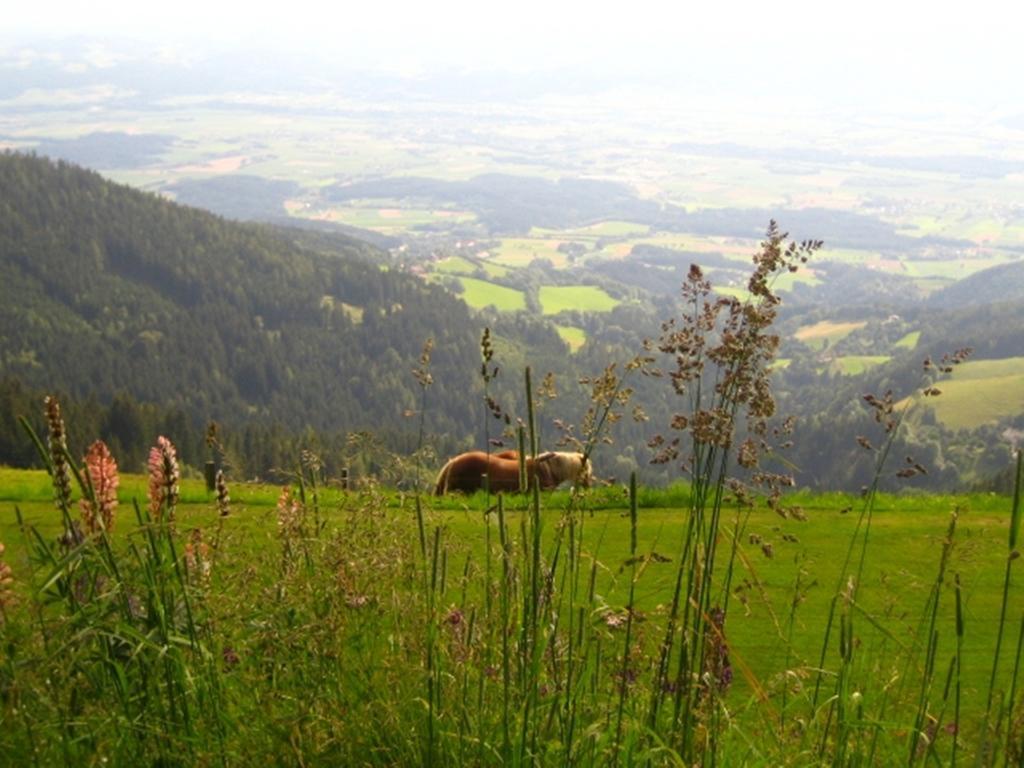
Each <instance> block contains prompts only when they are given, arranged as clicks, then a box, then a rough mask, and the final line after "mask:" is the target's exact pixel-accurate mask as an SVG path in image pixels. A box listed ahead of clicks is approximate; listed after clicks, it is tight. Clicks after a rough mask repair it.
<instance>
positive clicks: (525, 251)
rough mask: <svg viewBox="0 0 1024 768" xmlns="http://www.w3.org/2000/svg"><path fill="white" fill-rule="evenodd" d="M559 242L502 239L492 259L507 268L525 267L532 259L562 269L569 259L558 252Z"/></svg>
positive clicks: (536, 239) (538, 239) (552, 240)
mask: <svg viewBox="0 0 1024 768" xmlns="http://www.w3.org/2000/svg"><path fill="white" fill-rule="evenodd" d="M561 242H562V241H561V240H555V239H550V240H549V239H547V238H531V237H510V238H504V239H503V240H502V241H501V244H500V245H499V246H498V248H497V249H496V250H495V251H494V254H493V259H494V261H496V262H497V263H498V264H502V265H504V266H508V267H525V266H528V265H529V264H530V262H531V261H533V260H534V259H547V260H548V261H550V262H551V263H552V264H554V265H555V266H556V267H564V266H566V265H567V264H568V263H569V257H568V256H566V255H565V254H564V253H560V252H559V251H558V246H559V244H560V243H561Z"/></svg>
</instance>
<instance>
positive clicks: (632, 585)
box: [612, 472, 639, 765]
mask: <svg viewBox="0 0 1024 768" xmlns="http://www.w3.org/2000/svg"><path fill="white" fill-rule="evenodd" d="M636 529H637V507H636V472H632V473H631V474H630V476H629V562H630V563H631V565H630V568H631V571H630V575H629V597H628V599H627V601H626V631H625V637H624V639H623V641H622V665H621V667H620V668H619V681H618V683H619V704H618V709H617V711H616V713H615V742H614V744H613V745H612V764H613V765H618V763H619V759H620V756H621V752H622V722H623V715H624V714H625V709H626V693H627V691H628V690H629V686H630V678H631V677H632V676H633V674H634V672H633V670H632V668H631V666H630V665H631V663H632V659H631V654H630V651H631V650H632V648H631V642H632V639H633V614H634V611H635V605H636V575H637V566H638V562H639V558H638V557H637V539H636V536H637V531H636Z"/></svg>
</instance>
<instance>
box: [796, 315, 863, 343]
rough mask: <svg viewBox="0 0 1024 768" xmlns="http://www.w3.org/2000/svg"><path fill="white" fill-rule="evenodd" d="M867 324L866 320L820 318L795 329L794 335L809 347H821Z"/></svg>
mask: <svg viewBox="0 0 1024 768" xmlns="http://www.w3.org/2000/svg"><path fill="white" fill-rule="evenodd" d="M865 325H867V321H864V320H861V321H856V322H833V321H832V320H822V321H821V322H818V323H814V324H813V325H804V326H801V327H800V328H798V329H797V331H796V333H795V334H794V336H795V337H796V338H797V339H798V340H800V341H802V342H803V343H804V344H806V345H807V346H809V347H810V348H811V349H822V348H824V347H825V346H826V344H829V345H831V344H835V343H836V342H837V341H839V340H840V339H843V338H845V337H847V336H849V335H850V334H851V333H853V332H854V331H856V330H858V329H860V328H863V327H864V326H865Z"/></svg>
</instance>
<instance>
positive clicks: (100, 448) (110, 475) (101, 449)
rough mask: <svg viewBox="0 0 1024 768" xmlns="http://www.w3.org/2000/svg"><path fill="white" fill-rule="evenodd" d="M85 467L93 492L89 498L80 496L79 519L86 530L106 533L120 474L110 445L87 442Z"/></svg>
mask: <svg viewBox="0 0 1024 768" xmlns="http://www.w3.org/2000/svg"><path fill="white" fill-rule="evenodd" d="M85 471H86V472H88V473H89V481H90V482H91V483H92V488H93V492H94V494H95V503H94V502H93V500H92V499H82V500H81V502H79V503H80V504H81V507H82V522H83V523H84V524H85V529H86V531H87V532H88V533H95V532H96V531H98V530H100V528H101V527H102V529H103V530H104V531H107V532H108V533H109V532H110V531H111V530H113V528H114V510H115V509H117V487H118V485H119V484H120V482H121V481H120V478H119V477H118V475H117V462H116V461H115V460H114V457H113V456H112V455H111V453H110V449H108V448H107V446H106V444H105V443H104V442H103V441H102V440H97V441H96V442H95V443H93V444H92V445H90V446H89V450H88V451H87V452H86V454H85Z"/></svg>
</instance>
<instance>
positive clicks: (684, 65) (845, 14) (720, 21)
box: [0, 0, 1024, 110]
mask: <svg viewBox="0 0 1024 768" xmlns="http://www.w3.org/2000/svg"><path fill="white" fill-rule="evenodd" d="M687 6H691V7H687ZM172 9H173V10H172ZM1022 22H1024V11H1021V10H1019V7H1017V6H1016V3H1011V2H1009V1H1008V0H974V1H973V2H970V3H966V2H960V3H956V4H949V5H948V6H947V5H943V4H942V3H940V2H934V1H933V2H917V1H916V0H914V1H913V2H903V1H901V0H888V1H884V0H862V1H860V2H849V1H848V2H845V3H835V2H828V0H816V1H814V2H808V1H805V0H776V1H775V2H763V1H761V2H756V3H755V2H751V3H736V2H711V1H710V0H705V1H702V2H699V3H692V2H691V3H685V2H679V1H678V0H677V1H676V2H652V1H651V0H629V1H628V2H626V1H625V0H624V1H623V2H618V3H615V4H603V3H598V2H587V1H586V0H517V1H516V2H497V1H496V0H366V1H363V2H351V1H348V0H334V1H333V2H309V0H292V1H291V2H287V3H282V2H274V3H263V2H241V1H236V0H227V1H224V0H205V1H204V0H177V2H175V3H173V4H159V5H158V4H150V3H144V2H138V1H137V0H133V2H124V1H123V0H89V2H80V0H56V1H55V2H41V3H26V4H23V5H21V7H19V9H18V13H17V14H14V15H11V16H9V17H8V18H6V19H5V23H4V26H5V27H6V29H5V30H4V32H3V33H0V34H2V35H3V37H4V38H5V39H6V40H7V41H8V44H9V43H10V42H12V41H13V42H15V43H18V42H26V41H28V40H30V39H31V38H32V37H33V36H34V35H37V34H40V33H45V34H49V35H68V34H78V33H85V34H104V35H114V36H118V37H128V38H133V39H146V40H152V41H154V42H159V43H164V44H166V43H175V44H181V43H184V42H188V43H196V42H198V41H201V42H203V43H204V44H206V45H208V46H215V47H217V46H230V47H238V46H244V47H258V48H263V49H266V50H268V51H273V52H275V54H276V55H290V56H303V55H309V54H310V53H314V52H315V53H316V54H317V55H321V56H330V57H331V58H335V59H338V60H340V61H343V62H346V63H348V64H351V65H353V66H359V67H374V68H388V69H393V70H397V71H403V72H417V71H422V70H424V69H437V68H471V69H503V70H513V71H524V70H526V71H528V70H537V69H548V68H552V67H560V68H580V69H586V70H590V71H616V70H626V71H629V72H634V73H643V72H662V73H664V72H666V71H671V72H673V73H678V74H679V75H680V76H689V77H699V78H703V79H704V80H705V81H706V82H707V83H710V84H711V85H712V86H714V85H716V84H719V85H720V87H721V88H723V89H729V88H732V87H736V86H738V85H739V84H743V85H745V86H746V87H747V88H750V87H757V88H765V89H773V90H777V91H778V92H779V93H780V94H782V95H787V94H788V95H789V96H794V95H795V96H797V97H800V98H814V97H815V96H816V94H822V93H825V92H828V91H841V92H844V93H849V94H850V96H851V98H860V97H861V96H860V95H864V94H871V95H873V97H874V98H876V99H878V100H880V101H886V100H892V99H909V98H920V99H922V100H931V101H936V100H941V99H946V100H948V101H951V102H958V103H961V104H974V103H979V104H983V105H988V106H991V105H997V106H1000V107H1001V108H1003V109H1011V110H1012V109H1014V108H1017V107H1020V108H1021V109H1024V98H1022V94H1024V84H1022V81H1021V77H1020V73H1021V72H1024V55H1022V54H1021V53H1020V51H1021V48H1020V42H1019V39H1018V37H1019V35H1020V33H1021V29H1022V28H1024V24H1022Z"/></svg>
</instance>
